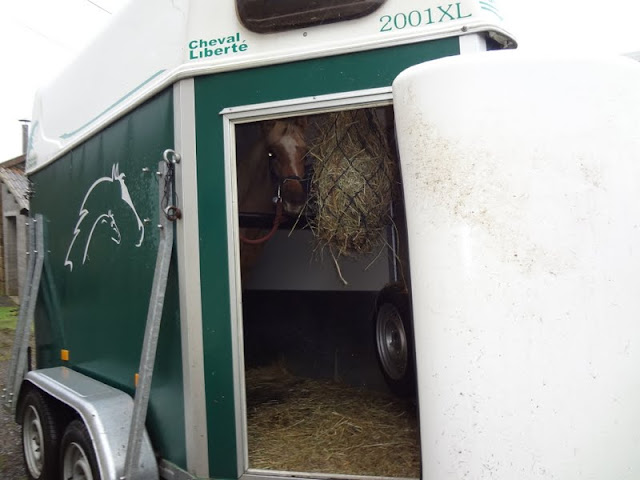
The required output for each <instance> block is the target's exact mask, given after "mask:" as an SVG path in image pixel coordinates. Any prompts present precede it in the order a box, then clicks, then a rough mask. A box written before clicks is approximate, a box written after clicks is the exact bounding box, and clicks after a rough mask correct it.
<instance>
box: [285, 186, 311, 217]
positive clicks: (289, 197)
mask: <svg viewBox="0 0 640 480" xmlns="http://www.w3.org/2000/svg"><path fill="white" fill-rule="evenodd" d="M306 200H307V195H306V192H305V190H304V187H303V185H302V182H301V181H300V180H289V181H288V182H285V183H284V184H283V185H282V201H283V202H282V203H283V206H284V210H285V212H287V213H289V214H294V215H298V214H299V213H300V212H301V211H302V207H303V206H304V204H305V202H306Z"/></svg>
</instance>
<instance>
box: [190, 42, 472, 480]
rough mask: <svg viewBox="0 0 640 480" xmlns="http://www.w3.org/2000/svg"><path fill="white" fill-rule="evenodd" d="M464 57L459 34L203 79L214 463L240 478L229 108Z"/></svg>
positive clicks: (217, 473)
mask: <svg viewBox="0 0 640 480" xmlns="http://www.w3.org/2000/svg"><path fill="white" fill-rule="evenodd" d="M456 54H459V43H458V39H457V38H448V39H442V40H437V41H433V42H429V43H422V44H413V45H405V46H400V47H394V48H387V49H380V50H374V51H368V52H360V53H354V54H349V55H342V56H337V57H331V58H322V59H315V60H307V61H301V62H295V63H289V64H282V65H275V66H270V67H263V68H256V69H252V70H244V71H236V72H228V73H221V74H216V75H211V76H207V77H200V78H197V79H196V84H195V89H196V90H195V93H196V146H197V158H198V202H199V205H198V208H199V223H200V261H201V281H202V314H203V341H204V355H205V382H206V385H205V388H206V396H207V423H208V425H207V428H208V435H209V468H210V475H211V477H214V478H236V477H237V476H238V474H239V473H242V472H237V452H236V443H235V438H236V431H235V425H236V419H235V410H234V396H233V381H234V379H233V371H232V367H233V365H232V342H234V341H236V340H235V339H232V338H231V319H230V310H229V285H228V278H229V277H228V273H229V272H228V258H227V225H226V208H227V206H226V201H227V199H226V198H225V168H226V164H225V159H224V140H223V132H222V118H221V116H220V115H219V112H220V111H221V110H222V109H224V108H226V107H235V106H241V105H251V104H256V103H264V102H271V101H278V100H288V99H293V98H300V97H308V96H313V95H325V94H330V93H338V92H348V91H356V90H364V89H369V88H377V87H384V86H390V85H391V83H392V81H393V80H394V79H395V77H396V76H397V75H398V74H399V73H400V72H401V71H402V70H404V69H406V68H408V67H410V66H412V65H415V64H418V63H421V62H424V61H428V60H432V59H435V58H440V57H443V56H448V55H456Z"/></svg>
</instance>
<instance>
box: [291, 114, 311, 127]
mask: <svg viewBox="0 0 640 480" xmlns="http://www.w3.org/2000/svg"><path fill="white" fill-rule="evenodd" d="M293 123H295V124H296V125H298V126H300V127H302V128H307V125H309V119H308V118H307V117H306V116H304V117H296V118H295V120H294V121H293Z"/></svg>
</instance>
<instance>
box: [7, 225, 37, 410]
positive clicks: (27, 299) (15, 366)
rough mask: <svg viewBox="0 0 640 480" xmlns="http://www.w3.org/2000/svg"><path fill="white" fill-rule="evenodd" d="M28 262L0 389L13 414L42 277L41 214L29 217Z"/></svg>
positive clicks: (23, 374)
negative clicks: (11, 344) (8, 361)
mask: <svg viewBox="0 0 640 480" xmlns="http://www.w3.org/2000/svg"><path fill="white" fill-rule="evenodd" d="M27 226H28V227H29V228H28V230H29V248H28V252H27V254H28V256H29V262H28V266H27V275H26V278H25V288H24V291H23V295H22V298H21V299H20V312H19V315H18V322H17V324H16V332H15V337H14V342H13V347H12V350H11V361H10V363H9V372H8V376H7V384H6V387H5V389H4V391H3V403H4V405H5V407H6V408H8V409H9V410H10V411H11V412H12V413H15V411H16V407H17V403H18V402H17V399H18V397H19V395H20V388H21V386H22V381H23V379H24V376H25V375H26V373H27V369H28V365H29V362H28V358H27V352H28V350H29V339H30V336H31V326H32V325H33V316H34V313H35V309H36V302H37V300H38V292H39V290H40V279H41V278H42V266H43V264H44V253H45V252H44V232H43V230H44V222H43V220H42V215H41V214H36V215H35V217H32V218H30V219H29V221H28V223H27Z"/></svg>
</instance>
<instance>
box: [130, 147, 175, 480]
mask: <svg viewBox="0 0 640 480" xmlns="http://www.w3.org/2000/svg"><path fill="white" fill-rule="evenodd" d="M164 158H165V161H164V162H161V163H160V170H159V172H160V173H161V177H160V178H164V179H165V180H166V179H167V178H169V179H171V178H172V177H173V175H168V174H169V172H170V170H171V169H172V168H174V165H175V163H177V162H178V161H179V156H178V155H177V154H176V153H175V152H173V151H172V150H167V151H165V153H164ZM160 190H161V191H160V197H161V199H160V213H159V218H160V224H159V225H158V228H159V229H160V243H159V245H158V256H157V258H156V268H155V271H154V275H153V286H152V287H151V298H150V299H149V310H148V312H147V324H146V327H145V332H144V340H143V345H142V354H141V356H140V367H139V369H138V374H139V376H138V385H137V387H136V393H135V398H134V403H133V414H132V418H131V427H130V430H129V441H128V443H127V454H126V457H125V467H124V477H123V478H124V479H126V480H133V479H134V478H136V473H137V470H138V468H139V465H138V464H139V457H140V449H141V445H142V439H143V435H144V432H145V421H146V418H147V408H148V406H149V395H150V393H151V382H152V380H153V369H154V364H155V358H156V350H157V346H158V334H159V332H160V322H161V320H162V309H163V307H164V298H165V294H166V288H167V278H168V276H169V265H170V263H171V252H172V250H173V239H174V235H175V234H174V225H173V223H172V222H171V221H170V220H169V219H168V218H167V215H166V214H165V213H166V212H165V211H164V210H163V208H162V198H163V195H164V198H173V184H172V182H171V181H170V180H169V181H165V190H164V192H163V191H162V189H160Z"/></svg>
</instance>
